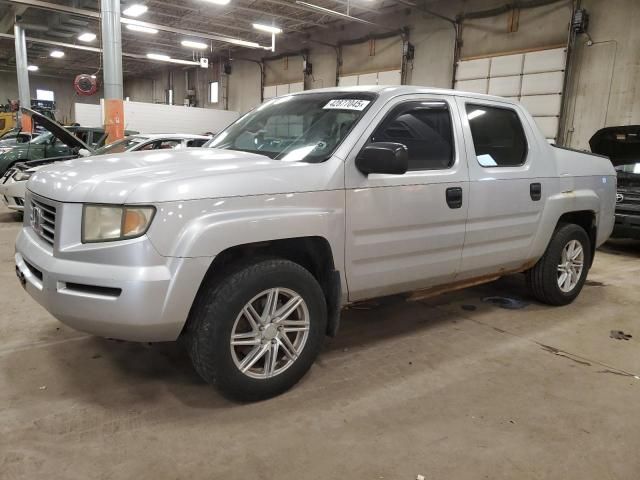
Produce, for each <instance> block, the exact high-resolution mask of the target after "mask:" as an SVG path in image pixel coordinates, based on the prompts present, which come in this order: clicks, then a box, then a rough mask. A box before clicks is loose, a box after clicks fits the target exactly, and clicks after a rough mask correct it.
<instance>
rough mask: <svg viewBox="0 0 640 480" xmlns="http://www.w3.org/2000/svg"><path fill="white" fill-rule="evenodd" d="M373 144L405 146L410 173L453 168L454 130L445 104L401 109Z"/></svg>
mask: <svg viewBox="0 0 640 480" xmlns="http://www.w3.org/2000/svg"><path fill="white" fill-rule="evenodd" d="M371 141H372V142H395V143H401V144H403V145H405V146H406V147H407V150H408V151H409V170H440V169H447V168H450V167H451V166H452V165H453V161H454V147H453V130H452V125H451V115H450V113H449V108H448V106H447V104H446V103H445V102H438V101H431V102H407V103H403V104H401V105H398V106H397V107H395V108H394V109H393V110H392V111H391V113H390V114H389V115H388V116H387V117H386V118H385V120H384V121H383V122H382V124H381V125H380V126H379V127H378V128H377V129H376V131H375V133H374V134H373V136H372V138H371Z"/></svg>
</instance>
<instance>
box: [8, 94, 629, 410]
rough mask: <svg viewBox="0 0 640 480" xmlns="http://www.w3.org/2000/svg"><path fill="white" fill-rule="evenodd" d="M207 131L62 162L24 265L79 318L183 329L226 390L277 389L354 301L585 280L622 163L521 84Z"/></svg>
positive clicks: (81, 324)
mask: <svg viewBox="0 0 640 480" xmlns="http://www.w3.org/2000/svg"><path fill="white" fill-rule="evenodd" d="M209 146H210V147H211V148H202V149H184V150H174V151H167V152H151V153H147V152H134V153H129V154H125V155H120V154H118V155H110V156H106V157H104V160H105V161H96V160H94V159H91V158H85V159H77V160H72V161H69V162H58V163H56V164H53V165H50V166H47V167H45V168H43V169H41V170H39V171H38V172H36V173H35V174H34V175H33V176H32V177H31V179H30V180H29V182H28V185H27V187H28V191H27V196H26V202H25V223H24V227H23V229H22V230H21V232H20V233H19V235H18V238H17V241H16V255H15V262H16V273H17V276H18V278H19V280H20V282H21V283H22V285H24V286H25V288H26V290H27V292H28V293H29V294H30V295H31V296H32V297H33V298H34V299H36V300H37V301H38V302H39V303H41V304H42V305H43V306H44V307H45V308H46V309H47V310H49V311H50V312H51V313H52V314H53V315H54V316H55V317H57V318H58V319H60V320H61V321H63V322H65V323H66V324H68V325H70V326H71V327H74V328H76V329H78V330H82V331H86V332H90V333H93V334H96V335H101V336H105V337H114V338H120V339H125V340H132V341H152V342H153V341H171V340H176V339H178V338H181V339H182V340H183V341H184V343H185V345H186V346H187V349H188V351H189V354H190V356H191V359H192V362H193V365H194V367H195V369H196V370H197V371H198V373H199V374H200V375H201V376H202V377H203V378H204V379H205V380H206V381H207V382H209V383H211V384H214V385H216V386H217V387H218V388H219V389H220V390H221V391H222V392H223V393H224V394H225V395H227V396H230V397H233V398H236V399H242V400H257V399H262V398H267V397H271V396H274V395H277V394H279V393H282V392H283V391H285V390H287V389H288V388H290V387H291V386H292V385H294V384H295V383H296V382H297V381H298V380H300V378H302V376H303V375H304V374H305V373H306V371H307V370H308V369H309V368H310V367H311V365H312V363H313V362H314V360H315V358H316V356H317V355H318V353H319V351H320V349H321V346H322V342H323V339H324V336H325V335H335V333H336V331H337V329H338V324H339V318H340V310H341V308H342V307H344V306H345V305H347V304H349V303H351V302H357V301H361V300H366V299H369V298H374V297H379V296H383V295H391V294H400V293H407V292H413V293H411V295H412V296H413V298H416V299H419V298H424V297H426V296H430V295H434V294H436V293H439V292H446V291H449V290H455V289H459V288H463V287H466V286H470V285H477V284H479V283H483V282H489V281H492V280H495V279H497V278H499V277H501V276H503V275H507V274H510V273H516V272H524V273H525V274H526V279H527V282H528V284H529V286H530V288H531V291H532V293H533V295H534V296H535V297H536V298H537V299H538V300H540V301H541V302H544V303H547V304H550V305H566V304H568V303H570V302H572V301H573V300H574V299H575V298H576V297H577V296H578V294H579V293H580V291H581V289H582V287H583V285H584V282H585V280H586V277H587V273H588V271H589V268H590V267H591V264H592V261H593V256H594V253H595V249H596V247H597V246H598V245H600V244H602V243H603V242H605V241H606V240H607V238H608V237H609V235H610V234H611V230H612V228H613V222H614V215H613V214H614V207H615V194H616V192H615V178H616V177H615V175H616V173H615V170H614V169H613V167H612V166H611V163H610V162H609V161H608V160H607V159H606V158H602V157H600V156H597V155H590V154H587V153H584V152H577V151H571V150H567V149H560V148H555V147H553V146H551V145H549V144H548V143H547V141H546V139H545V137H544V135H543V134H542V133H541V132H540V130H539V129H538V127H537V126H536V122H535V121H534V119H533V118H532V117H531V115H529V114H528V113H527V112H526V111H525V110H524V108H523V107H522V105H520V104H519V103H516V102H514V101H512V100H509V99H504V98H498V97H492V96H487V95H479V94H473V93H465V92H460V91H452V90H440V89H430V88H420V87H408V86H398V87H359V88H333V89H323V90H315V91H314V90H310V91H306V92H301V93H296V94H292V95H288V96H286V97H282V98H276V99H273V100H269V101H267V102H265V103H264V104H263V105H262V106H261V107H260V108H257V109H255V110H253V111H252V112H250V113H248V114H246V115H245V116H243V117H242V118H241V119H239V120H238V121H236V122H235V123H234V124H232V125H231V126H230V127H228V128H227V129H226V130H224V131H223V132H221V133H220V134H219V135H217V136H216V137H215V139H214V140H213V141H212V142H211V143H210V144H209Z"/></svg>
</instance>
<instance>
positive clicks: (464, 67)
mask: <svg viewBox="0 0 640 480" xmlns="http://www.w3.org/2000/svg"><path fill="white" fill-rule="evenodd" d="M490 61H491V59H489V58H479V59H477V60H464V61H462V62H460V63H458V69H457V71H456V78H457V79H458V80H473V79H477V78H486V77H488V76H489V64H490Z"/></svg>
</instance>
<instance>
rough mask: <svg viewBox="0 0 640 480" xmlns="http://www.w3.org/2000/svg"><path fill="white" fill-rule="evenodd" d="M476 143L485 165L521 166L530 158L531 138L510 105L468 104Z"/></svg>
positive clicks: (480, 162) (478, 153)
mask: <svg viewBox="0 0 640 480" xmlns="http://www.w3.org/2000/svg"><path fill="white" fill-rule="evenodd" d="M466 110H467V119H468V120H469V127H470V128H471V136H472V138H473V146H474V148H475V151H476V157H477V159H478V163H479V164H480V165H481V166H483V167H517V166H520V165H523V164H524V162H525V161H526V159H527V137H526V136H525V134H524V130H523V128H522V123H521V122H520V118H519V117H518V114H517V113H516V112H515V111H514V110H512V109H510V108H501V107H490V106H487V105H475V104H471V103H468V104H467V105H466Z"/></svg>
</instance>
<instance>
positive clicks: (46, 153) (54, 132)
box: [0, 108, 137, 176]
mask: <svg viewBox="0 0 640 480" xmlns="http://www.w3.org/2000/svg"><path fill="white" fill-rule="evenodd" d="M22 111H23V113H25V114H27V115H29V116H31V119H32V121H33V123H34V125H36V126H39V127H43V128H44V129H45V130H46V132H44V133H42V134H41V135H38V136H35V137H33V138H32V139H31V141H29V142H26V143H18V144H14V145H7V146H4V147H2V146H0V176H2V175H3V174H4V173H5V172H6V171H7V170H8V169H9V168H11V167H12V166H13V165H14V164H15V163H17V162H26V161H29V160H40V159H44V158H61V157H73V156H78V155H80V153H81V152H80V150H86V151H87V152H88V154H92V153H93V152H94V151H95V150H96V149H98V148H100V147H102V146H103V145H104V144H105V141H106V139H107V134H106V132H105V130H104V128H101V127H98V128H93V127H79V126H72V127H63V126H62V125H59V124H58V123H56V122H55V121H53V120H51V119H50V118H48V117H46V116H45V115H42V114H40V113H37V112H34V111H33V110H29V109H26V108H23V109H22ZM125 133H126V135H132V134H134V133H137V132H129V131H128V132H125Z"/></svg>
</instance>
